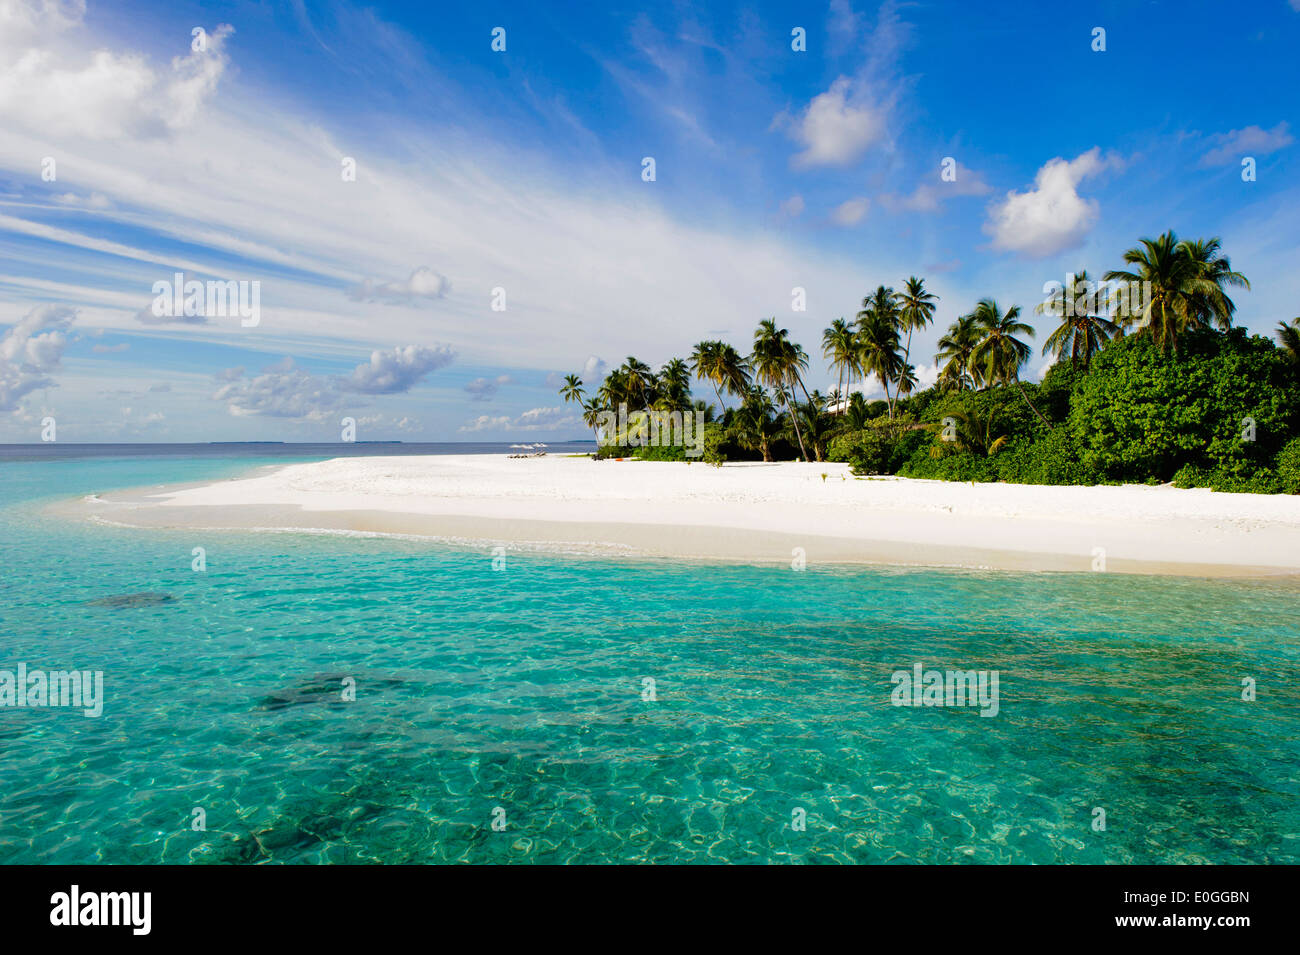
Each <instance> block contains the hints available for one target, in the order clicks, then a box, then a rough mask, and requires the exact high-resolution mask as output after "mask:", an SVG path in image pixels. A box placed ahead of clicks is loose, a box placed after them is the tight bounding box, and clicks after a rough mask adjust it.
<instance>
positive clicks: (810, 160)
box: [777, 76, 885, 169]
mask: <svg viewBox="0 0 1300 955" xmlns="http://www.w3.org/2000/svg"><path fill="white" fill-rule="evenodd" d="M777 125H783V126H785V127H786V128H787V130H788V132H789V135H790V137H791V138H792V139H793V140H794V141H795V142H797V143H799V144H800V145H801V146H803V151H802V152H799V153H796V154H795V156H794V158H793V159H792V160H791V164H792V165H793V166H794V167H795V168H796V169H807V168H810V167H813V166H843V165H847V164H848V163H851V162H852V161H853V160H855V159H857V158H858V157H859V156H861V155H862V154H863V153H864V152H866V150H867V148H868V147H870V146H871V145H872V144H873V143H875V142H877V141H879V140H880V139H881V138H882V137H883V136H884V134H885V110H884V108H883V107H881V106H879V105H877V104H875V103H872V102H870V101H869V100H867V99H866V98H865V96H864V94H861V93H859V94H856V95H855V93H854V84H853V81H852V80H850V79H849V78H848V77H847V76H841V77H839V78H838V79H837V80H836V81H835V82H834V83H832V84H831V87H830V89H828V90H827V91H826V92H825V93H819V94H818V95H816V96H814V97H813V98H812V101H811V102H810V103H809V104H808V106H807V107H806V108H805V109H804V111H803V113H802V114H801V115H800V116H798V117H797V118H795V119H789V118H787V117H778V121H777Z"/></svg>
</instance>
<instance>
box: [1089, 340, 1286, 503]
mask: <svg viewBox="0 0 1300 955" xmlns="http://www.w3.org/2000/svg"><path fill="white" fill-rule="evenodd" d="M1288 390H1289V383H1288V381H1287V375H1286V369H1285V366H1284V362H1283V360H1282V358H1281V357H1280V354H1279V352H1278V349H1277V348H1276V347H1275V346H1274V344H1273V343H1272V341H1270V340H1268V339H1265V338H1261V337H1259V336H1255V337H1252V338H1247V337H1246V334H1245V331H1244V330H1243V329H1239V328H1238V329H1232V330H1231V331H1229V332H1227V333H1226V334H1223V333H1218V332H1213V331H1193V332H1188V333H1186V334H1185V335H1183V336H1182V337H1181V338H1180V339H1179V343H1178V352H1177V353H1169V352H1165V351H1162V350H1161V349H1160V347H1159V346H1158V345H1156V344H1155V342H1154V341H1152V340H1151V337H1150V336H1148V335H1131V336H1128V337H1126V338H1122V339H1119V340H1118V341H1113V342H1111V343H1110V344H1109V345H1107V346H1106V347H1105V348H1104V349H1102V350H1101V352H1099V353H1098V354H1097V355H1096V356H1094V357H1093V360H1092V368H1091V370H1090V371H1089V373H1088V374H1087V375H1086V376H1085V377H1084V378H1082V379H1081V380H1080V382H1079V384H1078V387H1077V388H1076V390H1075V391H1074V393H1073V396H1072V400H1071V407H1070V425H1069V426H1070V430H1071V433H1072V436H1073V438H1074V441H1075V443H1076V445H1077V446H1078V447H1079V451H1080V456H1081V457H1082V459H1083V463H1084V465H1085V466H1086V467H1087V469H1088V470H1089V471H1091V472H1094V473H1096V474H1098V475H1100V476H1103V477H1105V478H1108V479H1112V480H1125V481H1142V480H1146V479H1147V478H1148V477H1154V478H1157V479H1159V480H1162V481H1167V480H1169V479H1170V478H1172V477H1173V475H1174V474H1176V473H1177V472H1178V471H1179V470H1180V469H1181V468H1183V467H1184V466H1185V465H1189V464H1190V465H1193V466H1195V467H1198V468H1201V469H1203V470H1206V471H1214V472H1222V473H1223V474H1224V475H1225V476H1226V477H1228V478H1230V479H1232V480H1238V481H1240V480H1244V479H1245V478H1247V477H1248V476H1249V475H1251V474H1254V473H1256V472H1258V471H1260V470H1261V469H1262V468H1266V467H1268V466H1269V465H1270V464H1271V463H1272V461H1273V459H1274V457H1275V456H1276V454H1277V452H1278V449H1279V448H1280V447H1281V444H1282V442H1283V441H1284V440H1285V437H1286V436H1287V435H1288V434H1289V433H1291V432H1292V431H1293V424H1294V421H1295V417H1296V408H1295V401H1294V395H1293V394H1291V395H1288ZM1247 418H1249V419H1252V420H1253V421H1254V434H1253V438H1254V440H1248V439H1243V432H1244V431H1245V430H1246V428H1247V424H1248V423H1247V421H1246V419H1247Z"/></svg>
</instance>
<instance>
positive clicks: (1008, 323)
mask: <svg viewBox="0 0 1300 955" xmlns="http://www.w3.org/2000/svg"><path fill="white" fill-rule="evenodd" d="M972 314H973V315H974V316H975V322H976V324H977V325H978V326H979V329H980V332H981V333H982V334H983V337H982V338H981V339H980V342H979V344H978V345H976V346H975V350H974V351H973V352H971V356H970V357H971V364H972V365H973V366H974V367H976V368H979V367H980V366H983V368H984V377H985V379H986V380H987V381H988V382H989V383H990V384H996V383H1003V384H1009V385H1015V387H1016V390H1017V391H1019V392H1020V397H1021V398H1023V399H1024V401H1025V404H1027V405H1029V410H1030V411H1032V412H1033V413H1034V414H1035V415H1037V416H1038V420H1039V421H1041V422H1043V424H1045V425H1047V427H1048V428H1051V426H1052V423H1051V422H1050V421H1048V420H1047V419H1046V418H1044V417H1043V415H1042V413H1041V412H1040V411H1039V410H1038V409H1037V408H1035V407H1034V403H1033V402H1032V401H1030V400H1029V396H1028V395H1027V394H1025V388H1024V386H1023V385H1022V384H1021V383H1020V366H1021V365H1023V364H1024V363H1025V362H1026V361H1028V360H1029V356H1030V355H1031V354H1033V351H1032V349H1031V348H1030V347H1029V346H1028V345H1026V344H1025V343H1024V342H1022V341H1021V340H1020V339H1018V338H1016V336H1017V335H1028V336H1029V337H1030V338H1033V337H1034V329H1033V327H1032V326H1030V325H1026V324H1025V323H1024V322H1022V321H1020V306H1019V305H1012V306H1011V307H1010V308H1009V309H1007V310H1006V312H1003V311H1002V310H1001V309H1000V308H998V303H997V302H995V301H993V299H991V298H986V299H981V300H980V303H979V304H978V305H976V306H975V311H974V312H973V313H972Z"/></svg>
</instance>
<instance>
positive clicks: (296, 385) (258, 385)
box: [212, 358, 343, 421]
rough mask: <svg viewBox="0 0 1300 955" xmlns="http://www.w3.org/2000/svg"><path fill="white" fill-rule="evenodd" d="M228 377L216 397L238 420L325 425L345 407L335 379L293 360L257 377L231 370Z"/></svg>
mask: <svg viewBox="0 0 1300 955" xmlns="http://www.w3.org/2000/svg"><path fill="white" fill-rule="evenodd" d="M224 375H225V376H226V378H227V381H226V384H224V385H222V386H221V387H220V388H218V389H217V391H216V393H215V394H213V396H212V397H213V399H214V400H216V401H223V402H225V403H226V409H227V410H228V411H229V412H230V413H231V414H232V415H234V416H235V417H239V418H243V417H250V416H254V415H264V416H267V417H271V418H305V419H307V420H309V421H321V420H324V419H325V418H326V417H327V416H329V415H331V414H333V413H335V412H337V411H338V409H339V408H340V407H341V406H342V398H343V396H342V394H341V393H340V392H339V390H338V388H337V386H336V385H335V383H334V381H333V380H332V379H329V378H317V377H315V376H313V375H312V374H311V373H310V372H308V371H306V370H304V369H302V368H299V367H297V366H296V365H295V364H294V362H293V359H291V358H286V359H285V360H284V361H282V362H280V363H278V364H276V365H273V366H271V367H270V368H267V369H265V370H264V371H263V372H262V373H261V374H260V375H257V376H256V377H252V378H246V377H244V374H243V369H242V368H240V369H237V370H236V369H227V371H226V372H225V373H224Z"/></svg>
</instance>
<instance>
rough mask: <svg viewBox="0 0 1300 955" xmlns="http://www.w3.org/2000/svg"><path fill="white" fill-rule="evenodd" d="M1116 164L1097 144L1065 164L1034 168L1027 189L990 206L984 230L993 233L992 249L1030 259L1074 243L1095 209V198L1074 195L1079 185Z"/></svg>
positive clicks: (1092, 221) (1059, 161) (1057, 161)
mask: <svg viewBox="0 0 1300 955" xmlns="http://www.w3.org/2000/svg"><path fill="white" fill-rule="evenodd" d="M1118 164H1119V160H1118V159H1116V158H1114V157H1105V158H1103V157H1102V155H1101V149H1100V147H1097V146H1094V147H1093V148H1092V149H1090V150H1088V151H1087V152H1086V153H1084V154H1083V155H1081V156H1078V157H1077V158H1075V159H1072V160H1070V161H1069V162H1066V161H1065V160H1064V159H1061V158H1060V157H1057V158H1055V159H1051V160H1049V161H1048V162H1047V164H1046V165H1044V166H1043V168H1041V169H1039V170H1038V174H1037V175H1036V176H1035V177H1034V185H1033V188H1032V189H1028V190H1026V191H1025V192H1016V191H1015V190H1012V191H1011V192H1008V193H1007V195H1006V198H1005V199H1002V200H1001V201H999V202H995V203H994V204H993V205H991V206H990V207H989V218H988V221H987V222H986V223H985V224H984V231H985V232H986V233H988V234H989V235H991V236H992V237H993V247H994V248H995V249H1001V250H1003V251H1009V252H1019V253H1020V254H1022V255H1025V256H1028V257H1030V258H1043V257H1045V256H1048V255H1054V254H1055V253H1057V252H1063V251H1064V250H1066V249H1072V248H1075V247H1077V246H1078V245H1080V244H1081V243H1082V242H1083V239H1084V237H1085V236H1086V235H1087V234H1088V232H1089V230H1090V229H1092V227H1093V225H1094V224H1096V221H1097V216H1098V213H1099V206H1098V204H1097V200H1096V199H1085V198H1083V197H1082V196H1080V195H1079V192H1078V186H1079V183H1080V182H1082V181H1083V180H1084V179H1086V178H1088V177H1089V176H1095V175H1096V174H1097V173H1099V172H1101V171H1102V170H1104V169H1106V168H1107V167H1109V166H1116V165H1118Z"/></svg>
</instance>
